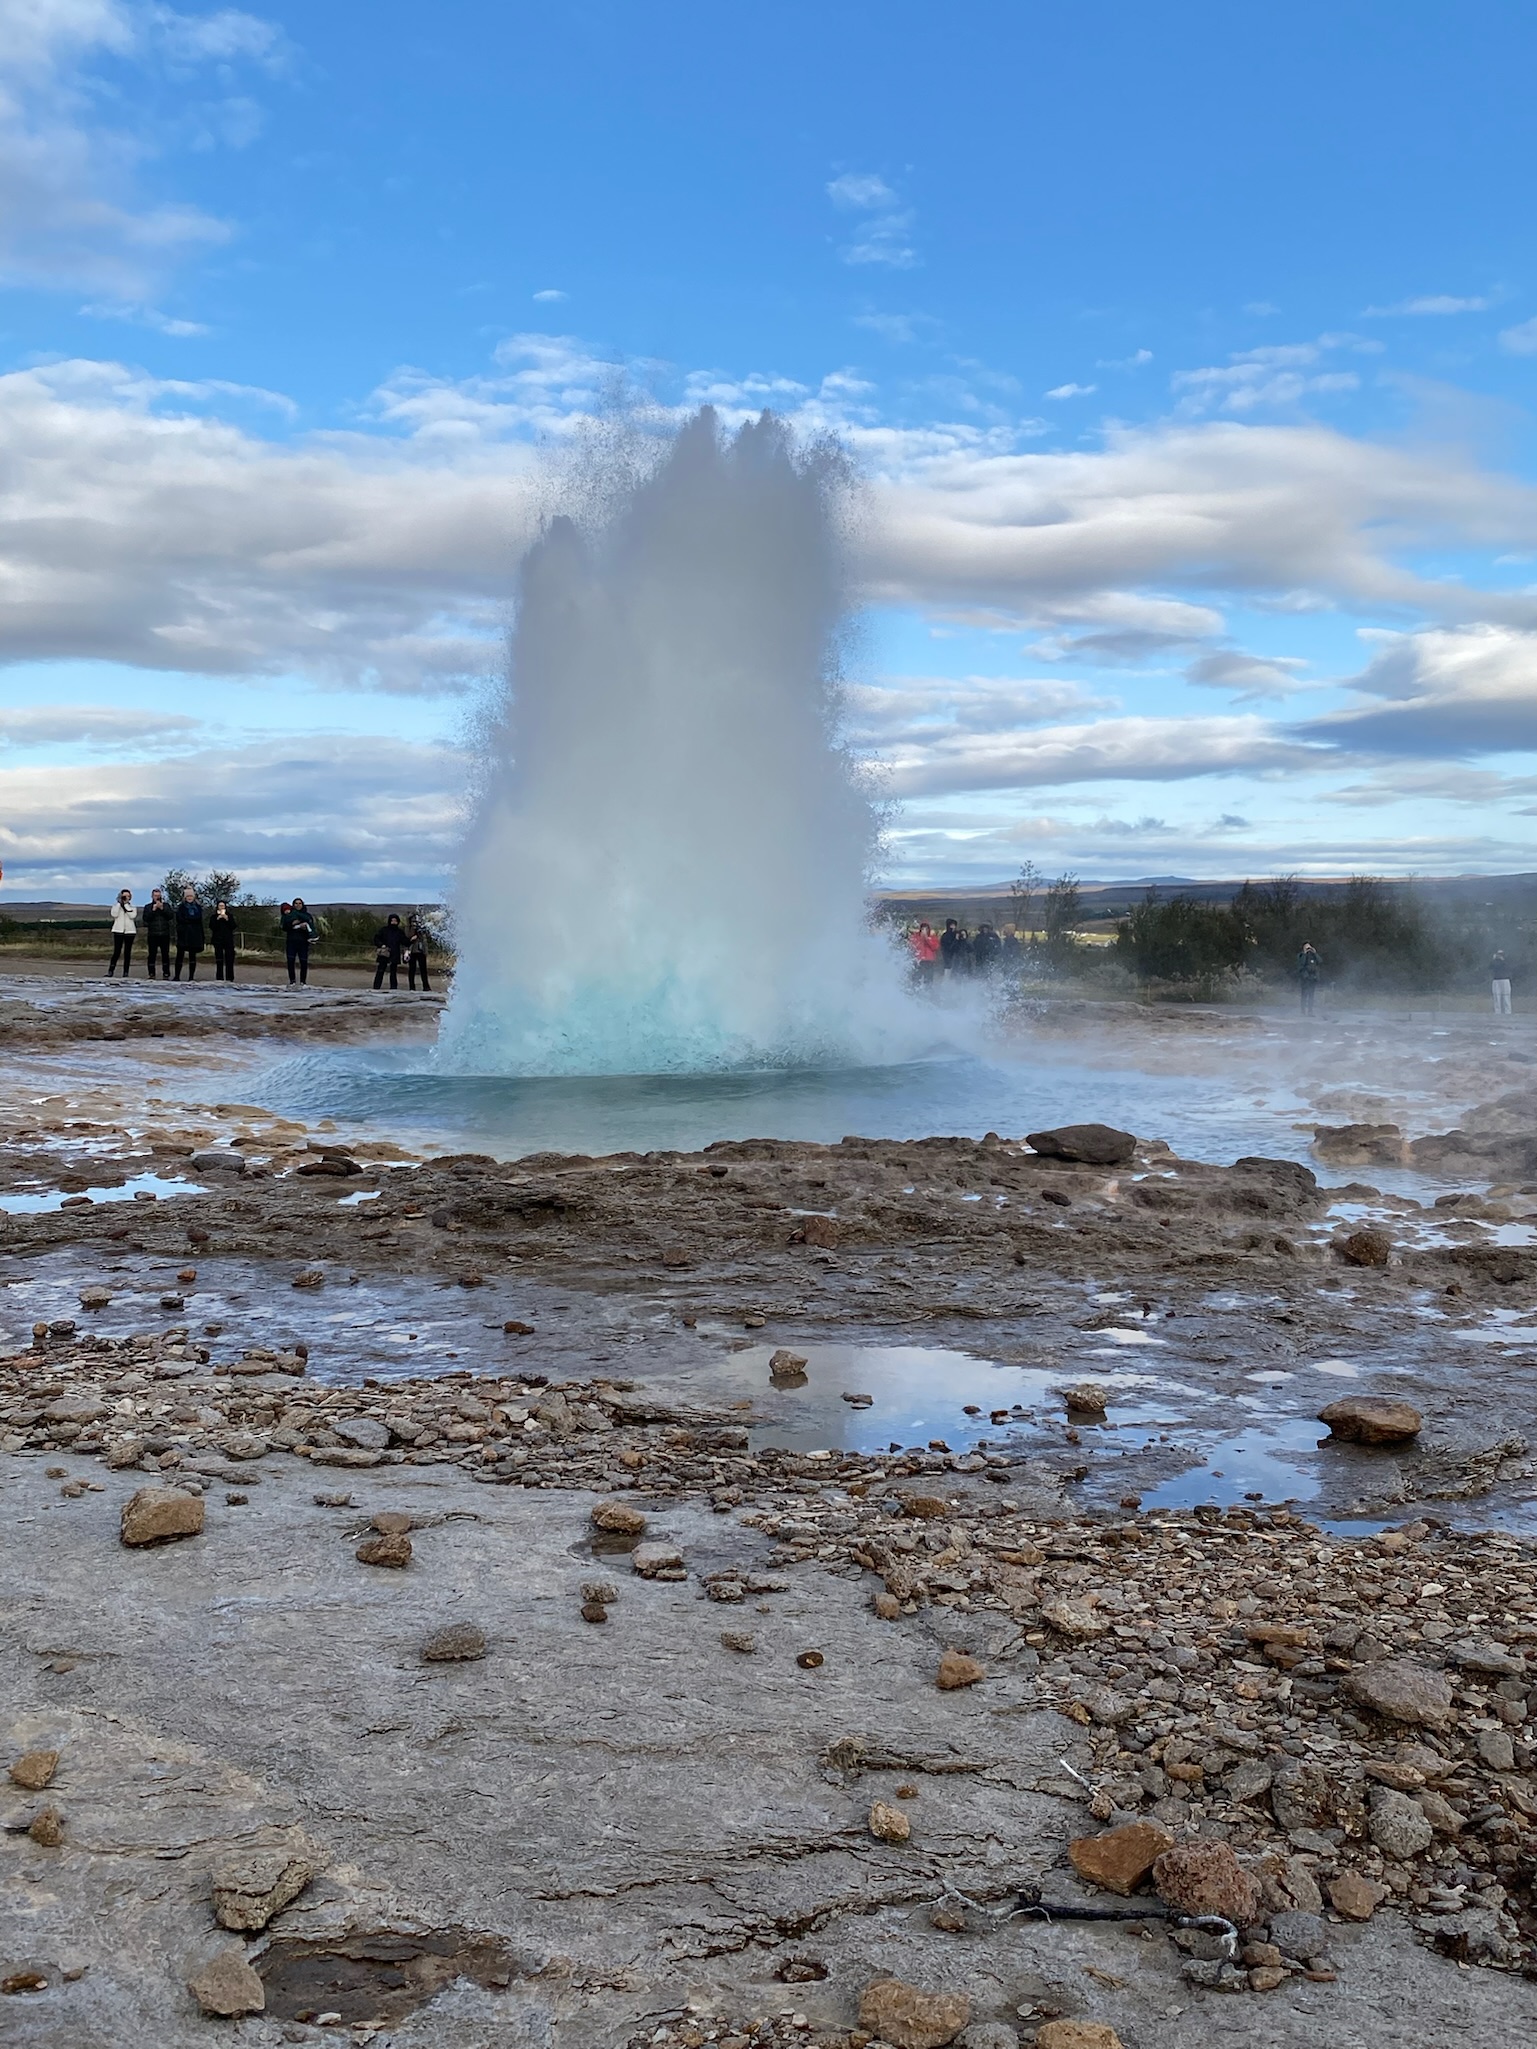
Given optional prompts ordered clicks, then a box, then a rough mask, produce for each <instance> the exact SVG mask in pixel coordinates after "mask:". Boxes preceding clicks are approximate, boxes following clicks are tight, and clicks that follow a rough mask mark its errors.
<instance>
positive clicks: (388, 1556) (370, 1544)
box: [355, 1530, 411, 1566]
mask: <svg viewBox="0 0 1537 2049" xmlns="http://www.w3.org/2000/svg"><path fill="white" fill-rule="evenodd" d="M355 1556H356V1558H357V1561H358V1563H359V1565H394V1566H403V1565H409V1564H410V1563H411V1539H410V1538H409V1537H408V1536H407V1535H406V1533H405V1531H404V1530H400V1531H395V1532H392V1533H391V1534H390V1535H389V1536H387V1537H365V1538H364V1540H363V1542H362V1543H361V1544H359V1546H358V1548H357V1551H356V1553H355Z"/></svg>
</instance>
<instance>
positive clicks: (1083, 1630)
mask: <svg viewBox="0 0 1537 2049" xmlns="http://www.w3.org/2000/svg"><path fill="white" fill-rule="evenodd" d="M1041 1619H1042V1620H1043V1621H1045V1622H1049V1623H1050V1624H1051V1626H1052V1628H1053V1629H1059V1630H1060V1631H1061V1632H1062V1634H1063V1635H1064V1636H1071V1637H1078V1638H1082V1637H1090V1636H1103V1635H1104V1634H1105V1631H1106V1630H1107V1629H1108V1628H1109V1627H1110V1623H1109V1620H1108V1618H1106V1617H1104V1616H1100V1615H1096V1614H1095V1612H1094V1607H1093V1600H1092V1596H1091V1597H1090V1598H1089V1599H1087V1600H1082V1601H1069V1600H1066V1599H1063V1598H1061V1597H1060V1596H1059V1597H1057V1598H1055V1599H1053V1600H1050V1601H1042V1603H1041Z"/></svg>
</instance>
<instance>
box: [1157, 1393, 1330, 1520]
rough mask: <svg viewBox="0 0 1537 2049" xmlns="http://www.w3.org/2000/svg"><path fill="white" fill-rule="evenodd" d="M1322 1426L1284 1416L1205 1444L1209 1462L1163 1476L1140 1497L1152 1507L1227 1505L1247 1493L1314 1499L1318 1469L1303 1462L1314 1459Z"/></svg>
mask: <svg viewBox="0 0 1537 2049" xmlns="http://www.w3.org/2000/svg"><path fill="white" fill-rule="evenodd" d="M1319 1436H1320V1430H1319V1426H1318V1424H1317V1423H1316V1422H1315V1421H1313V1420H1312V1419H1311V1418H1310V1417H1303V1416H1296V1417H1282V1418H1278V1419H1276V1420H1275V1421H1272V1422H1270V1423H1268V1424H1267V1425H1266V1426H1265V1427H1263V1428H1261V1427H1260V1426H1258V1425H1256V1426H1255V1427H1254V1428H1252V1429H1249V1430H1245V1431H1243V1432H1242V1433H1241V1434H1240V1435H1238V1436H1237V1437H1227V1438H1223V1439H1222V1440H1220V1442H1218V1443H1216V1444H1213V1445H1210V1446H1208V1447H1206V1448H1205V1461H1204V1463H1203V1464H1202V1465H1200V1466H1196V1467H1194V1468H1192V1469H1191V1471H1189V1472H1188V1473H1178V1474H1176V1475H1175V1476H1174V1478H1173V1479H1170V1480H1164V1481H1161V1482H1160V1483H1159V1485H1158V1486H1156V1487H1153V1488H1150V1489H1149V1490H1148V1491H1147V1492H1146V1493H1144V1494H1143V1496H1142V1506H1143V1508H1144V1509H1149V1508H1198V1507H1200V1506H1201V1505H1202V1504H1203V1503H1207V1502H1210V1503H1212V1504H1213V1505H1219V1506H1220V1505H1225V1504H1227V1503H1229V1502H1234V1501H1239V1500H1241V1499H1243V1497H1244V1496H1245V1495H1249V1494H1255V1495H1260V1496H1262V1497H1263V1498H1264V1499H1265V1500H1266V1501H1310V1500H1312V1498H1313V1496H1314V1495H1315V1494H1317V1493H1318V1491H1319V1481H1318V1475H1317V1472H1316V1470H1310V1469H1309V1467H1308V1465H1307V1464H1305V1463H1302V1462H1301V1460H1302V1459H1303V1457H1304V1456H1306V1457H1307V1458H1310V1459H1311V1458H1316V1455H1317V1450H1318V1441H1319Z"/></svg>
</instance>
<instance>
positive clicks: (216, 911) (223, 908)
mask: <svg viewBox="0 0 1537 2049" xmlns="http://www.w3.org/2000/svg"><path fill="white" fill-rule="evenodd" d="M208 930H209V933H210V935H211V937H212V939H213V971H214V976H215V979H216V980H218V981H220V982H233V981H234V979H235V945H236V942H237V941H238V940H239V938H240V933H239V931H238V930H237V928H236V925H235V914H234V912H233V911H232V910H231V909H230V907H229V905H228V904H227V903H226V902H225V901H224V899H223V897H222V896H221V897H220V899H219V901H218V902H217V903H216V904H215V905H214V907H213V916H212V917H211V918H210V919H209V920H208Z"/></svg>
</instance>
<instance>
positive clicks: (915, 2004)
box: [859, 1978, 971, 2049]
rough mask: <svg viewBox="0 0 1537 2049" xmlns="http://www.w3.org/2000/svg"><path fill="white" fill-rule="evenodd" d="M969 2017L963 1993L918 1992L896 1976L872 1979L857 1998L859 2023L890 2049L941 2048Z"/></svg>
mask: <svg viewBox="0 0 1537 2049" xmlns="http://www.w3.org/2000/svg"><path fill="white" fill-rule="evenodd" d="M970 2019H971V2001H970V2000H969V1999H968V1998H967V1997H966V1994H965V1993H964V1992H920V1991H919V1990H918V1988H917V1986H916V1985H904V1984H903V1982H902V1980H901V1979H900V1978H876V1979H875V1980H874V1981H873V1982H872V1983H871V1984H869V1985H867V1986H866V1987H865V1989H864V1991H863V1992H862V1993H861V1994H860V1997H859V2025H860V2026H861V2028H863V2029H865V2030H866V2031H867V2032H868V2033H869V2034H872V2035H876V2036H879V2038H880V2040H881V2041H882V2042H890V2043H891V2044H892V2049H944V2045H945V2044H946V2043H947V2042H953V2041H954V2040H955V2038H956V2036H957V2035H958V2034H959V2033H960V2032H961V2029H962V2028H964V2027H965V2025H966V2023H967V2022H968V2021H969V2020H970Z"/></svg>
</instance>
